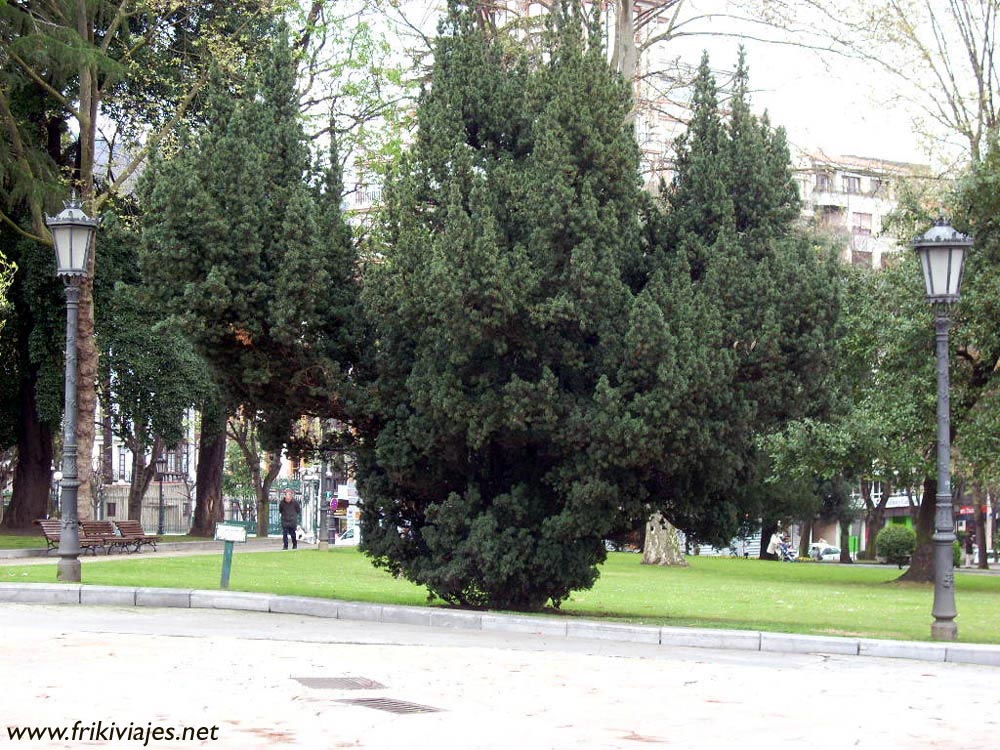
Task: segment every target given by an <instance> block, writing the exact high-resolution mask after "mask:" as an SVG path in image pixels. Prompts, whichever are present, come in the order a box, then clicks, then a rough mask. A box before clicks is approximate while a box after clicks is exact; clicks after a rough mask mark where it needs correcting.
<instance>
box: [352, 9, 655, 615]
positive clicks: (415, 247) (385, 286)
mask: <svg viewBox="0 0 1000 750" xmlns="http://www.w3.org/2000/svg"><path fill="white" fill-rule="evenodd" d="M554 18H555V23H554V25H553V27H552V29H551V30H550V36H549V45H548V49H547V56H546V58H545V59H544V60H535V61H528V60H525V59H523V58H519V57H517V56H516V55H511V54H510V53H509V49H508V48H505V47H504V46H502V45H501V44H500V43H498V42H497V41H495V40H493V39H490V38H489V37H488V36H487V35H486V34H484V33H483V32H482V31H480V30H479V29H478V28H477V26H476V24H475V21H474V17H473V13H472V10H471V9H470V8H468V7H465V6H460V5H458V4H453V5H452V6H451V9H450V12H449V16H448V20H447V23H446V25H445V26H444V28H443V30H442V34H441V36H440V37H439V38H438V40H437V42H436V46H435V65H434V74H433V79H432V84H431V88H430V90H429V91H428V92H426V93H425V95H424V96H423V98H422V101H421V104H420V108H419V110H418V119H419V134H418V138H417V145H416V148H415V150H414V152H413V153H412V155H411V157H410V158H409V160H407V161H406V162H405V163H404V165H403V167H402V169H401V172H402V174H401V175H400V177H399V179H398V180H397V181H396V183H395V184H394V185H393V188H392V190H391V191H390V199H389V209H388V212H387V213H388V220H387V226H386V227H385V228H384V233H385V237H386V243H385V246H384V248H383V253H384V261H383V263H382V264H381V265H379V267H377V268H376V269H375V270H374V271H373V272H372V273H371V274H370V277H369V281H370V285H369V289H368V302H369V310H370V314H371V315H372V318H373V322H374V325H375V329H376V340H377V346H378V352H377V378H376V379H375V381H374V382H373V383H372V384H371V395H372V412H373V415H372V418H371V421H370V423H369V424H368V425H367V428H366V430H365V434H364V435H363V438H364V439H363V446H362V451H361V455H360V457H359V463H360V467H359V469H360V473H361V485H362V492H363V494H364V497H365V513H364V516H363V519H362V523H363V529H364V544H365V547H366V549H367V551H368V553H369V554H370V555H372V556H373V558H374V559H375V561H376V563H377V564H380V565H382V566H385V567H387V568H389V569H390V570H393V571H397V572H402V573H404V574H405V575H406V576H407V577H409V578H410V579H411V580H414V581H416V582H419V583H422V584H425V585H427V586H428V588H429V589H430V590H431V591H432V592H434V593H435V594H436V595H438V596H440V597H442V598H443V599H445V600H447V601H452V602H459V603H463V604H470V605H491V606H499V607H510V608H537V607H540V606H542V605H544V604H545V603H546V602H547V601H549V600H551V601H552V602H554V603H555V604H558V603H559V602H560V601H562V600H563V599H565V598H566V596H567V595H568V594H569V592H570V591H572V590H574V589H578V588H586V587H589V586H590V585H591V584H592V583H593V581H594V580H595V578H596V574H597V571H596V564H597V563H598V562H600V561H601V560H602V559H603V556H604V550H603V547H602V544H601V539H602V536H603V535H605V534H606V533H607V531H608V530H609V529H611V528H612V527H613V526H614V525H615V523H616V522H617V518H618V514H619V512H620V508H619V505H620V503H621V498H622V493H621V492H620V488H619V486H618V484H617V482H618V477H617V476H615V475H614V471H613V469H612V467H611V462H612V458H611V456H609V454H608V446H607V444H606V443H604V442H603V441H601V440H599V439H595V438H596V437H597V434H596V433H597V432H598V431H600V430H601V425H602V424H603V422H604V421H605V420H604V416H603V415H604V414H605V412H607V411H608V410H609V409H610V408H612V407H613V404H609V403H608V396H607V395H606V393H607V380H608V376H609V374H611V375H612V376H613V375H614V373H615V369H616V368H617V364H618V362H620V359H621V356H622V353H623V350H622V347H623V338H622V335H621V332H620V331H619V324H620V322H621V321H622V320H623V319H625V318H627V317H628V314H629V306H630V291H629V289H628V287H627V285H626V284H625V283H624V282H623V280H622V276H623V274H622V272H621V268H622V265H623V264H624V262H625V260H626V259H627V258H629V257H630V256H631V255H632V254H634V252H635V245H636V243H637V241H638V238H639V224H638V203H639V185H638V178H637V152H636V146H635V143H634V140H633V138H632V135H631V132H630V130H629V129H627V127H626V126H625V123H626V119H627V118H626V115H627V113H628V110H629V96H628V91H627V87H626V86H625V84H624V82H623V81H622V80H621V79H620V78H619V77H618V76H617V75H616V74H614V73H613V72H612V71H611V70H609V68H608V66H607V64H606V63H605V61H604V59H603V57H602V54H603V52H602V49H601V45H600V43H599V42H598V41H597V40H598V39H599V37H598V36H597V34H596V32H595V31H594V30H593V29H587V28H585V26H586V22H585V19H584V18H583V16H582V14H581V12H580V9H579V6H578V5H577V4H573V3H565V4H564V5H563V6H561V9H560V12H559V13H558V14H557V15H556V16H555V17H554ZM529 62H531V63H533V65H529Z"/></svg>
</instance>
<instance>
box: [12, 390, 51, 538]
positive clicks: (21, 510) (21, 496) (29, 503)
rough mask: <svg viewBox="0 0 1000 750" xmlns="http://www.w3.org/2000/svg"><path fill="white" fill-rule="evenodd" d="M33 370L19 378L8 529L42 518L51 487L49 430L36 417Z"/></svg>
mask: <svg viewBox="0 0 1000 750" xmlns="http://www.w3.org/2000/svg"><path fill="white" fill-rule="evenodd" d="M36 382H37V373H35V372H33V373H32V375H31V377H29V378H25V379H23V380H22V381H21V386H20V390H21V393H20V402H21V408H20V409H19V410H18V415H17V464H16V465H15V468H14V494H13V496H12V497H11V501H10V510H9V511H8V512H7V513H6V514H5V515H4V519H3V525H4V527H5V528H8V529H25V528H29V527H30V526H31V523H32V521H34V520H35V519H36V518H45V516H46V515H47V511H48V505H49V491H50V489H51V487H52V430H51V428H50V427H49V426H48V425H47V424H45V423H44V422H42V421H41V419H39V417H38V406H37V402H36V400H35V384H36Z"/></svg>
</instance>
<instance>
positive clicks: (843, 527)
mask: <svg viewBox="0 0 1000 750" xmlns="http://www.w3.org/2000/svg"><path fill="white" fill-rule="evenodd" d="M840 561H841V562H842V563H853V562H854V560H852V559H851V522H850V521H849V520H848V521H841V522H840Z"/></svg>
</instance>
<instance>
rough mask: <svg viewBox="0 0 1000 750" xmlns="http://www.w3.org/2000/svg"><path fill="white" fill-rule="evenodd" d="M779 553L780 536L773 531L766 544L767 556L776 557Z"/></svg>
mask: <svg viewBox="0 0 1000 750" xmlns="http://www.w3.org/2000/svg"><path fill="white" fill-rule="evenodd" d="M780 551H781V536H780V535H779V534H778V532H777V531H775V532H774V533H773V534H771V539H770V541H768V543H767V554H769V555H775V556H777V555H778V554H779V552H780Z"/></svg>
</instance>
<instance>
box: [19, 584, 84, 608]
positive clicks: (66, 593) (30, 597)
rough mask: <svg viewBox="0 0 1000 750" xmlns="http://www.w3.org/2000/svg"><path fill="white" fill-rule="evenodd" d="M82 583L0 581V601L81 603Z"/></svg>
mask: <svg viewBox="0 0 1000 750" xmlns="http://www.w3.org/2000/svg"><path fill="white" fill-rule="evenodd" d="M80 588H81V587H80V584H72V583H65V584H63V583H0V601H4V602H23V603H25V604H29V603H30V604H79V603H80Z"/></svg>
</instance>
